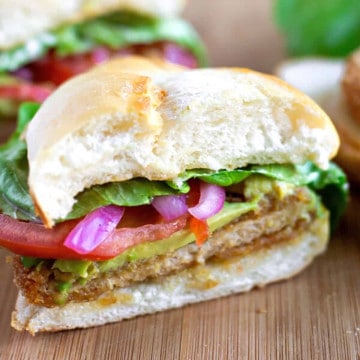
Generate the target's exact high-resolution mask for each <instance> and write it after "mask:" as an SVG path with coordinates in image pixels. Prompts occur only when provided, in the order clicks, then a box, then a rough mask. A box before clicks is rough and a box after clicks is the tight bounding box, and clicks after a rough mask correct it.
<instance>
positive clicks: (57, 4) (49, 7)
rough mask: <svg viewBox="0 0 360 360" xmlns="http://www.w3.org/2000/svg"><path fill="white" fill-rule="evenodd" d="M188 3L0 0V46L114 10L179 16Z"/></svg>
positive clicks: (162, 0) (178, 0) (173, 0)
mask: <svg viewBox="0 0 360 360" xmlns="http://www.w3.org/2000/svg"><path fill="white" fill-rule="evenodd" d="M184 3H185V0H103V1H100V0H95V1H83V0H66V1H61V0H36V1H24V0H13V1H5V0H0V49H1V50H5V49H8V48H11V47H13V46H15V45H18V44H20V43H22V42H25V41H26V40H28V39H31V38H32V37H33V36H35V35H38V34H41V33H43V32H46V31H48V30H51V29H55V28H57V27H59V26H60V25H63V24H69V23H74V22H80V21H82V20H86V19H89V18H93V17H96V16H100V15H103V14H106V13H109V12H112V11H118V10H130V11H135V12H139V13H144V14H149V15H153V16H165V17H170V16H175V15H177V14H179V13H180V12H181V11H182V9H183V7H184ZM29 46H30V45H29Z"/></svg>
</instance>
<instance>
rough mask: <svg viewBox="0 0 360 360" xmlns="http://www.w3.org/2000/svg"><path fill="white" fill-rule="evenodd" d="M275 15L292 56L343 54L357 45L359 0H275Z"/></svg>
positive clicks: (346, 53)
mask: <svg viewBox="0 0 360 360" xmlns="http://www.w3.org/2000/svg"><path fill="white" fill-rule="evenodd" d="M274 18H275V21H276V23H277V24H278V26H279V28H280V30H281V31H282V33H283V35H284V37H285V40H286V43H287V48H288V52H289V54H290V55H293V56H301V55H323V56H337V57H341V56H346V55H348V54H349V53H350V52H351V51H352V50H354V49H355V48H357V47H358V46H360V1H359V0H316V1H314V0H276V1H275V4H274Z"/></svg>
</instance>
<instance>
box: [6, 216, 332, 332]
mask: <svg viewBox="0 0 360 360" xmlns="http://www.w3.org/2000/svg"><path fill="white" fill-rule="evenodd" d="M328 237H329V225H328V217H327V216H324V217H322V218H319V219H316V220H315V221H314V222H313V223H312V224H311V226H310V228H308V229H307V230H306V231H304V232H302V233H301V234H300V235H298V236H297V237H296V238H292V239H291V240H289V241H287V242H283V243H280V244H277V245H273V246H271V247H265V248H262V249H261V250H257V251H254V252H252V253H250V254H247V255H246V256H241V257H236V258H235V257H232V258H230V259H227V260H222V261H212V262H207V263H205V264H203V265H197V266H195V267H192V268H188V269H186V270H183V271H181V272H180V273H177V274H174V275H171V276H167V277H162V278H159V279H158V280H153V281H151V282H146V283H142V284H136V285H133V286H129V287H126V288H120V289H116V290H111V291H108V292H106V293H104V294H103V295H102V296H101V297H99V298H98V299H97V300H94V301H90V302H85V303H84V302H83V303H69V304H67V305H65V306H63V307H55V308H46V307H42V306H38V305H33V304H29V303H28V302H27V300H26V299H25V297H24V296H23V295H22V294H21V293H19V296H18V299H17V303H16V310H15V311H14V312H13V314H12V323H11V325H12V326H13V327H14V328H15V329H17V330H27V331H29V332H30V333H31V334H33V335H34V334H35V333H37V332H41V331H59V330H65V329H74V328H85V327H92V326H98V325H103V324H107V323H111V322H116V321H120V320H123V319H129V318H133V317H136V316H139V315H145V314H152V313H155V312H159V311H164V310H168V309H173V308H178V307H181V306H184V305H187V304H191V303H196V302H200V301H205V300H210V299H215V298H219V297H222V296H226V295H230V294H233V293H239V292H245V291H249V290H251V289H252V288H254V287H256V286H259V287H260V286H264V285H266V284H268V283H271V282H274V281H278V280H282V279H287V278H289V277H291V276H293V275H295V274H297V273H298V272H300V271H301V270H302V269H303V268H304V267H306V266H307V265H308V264H309V263H310V262H311V261H312V259H313V258H314V257H315V256H316V255H318V254H320V253H322V252H323V251H324V250H325V248H326V244H327V240H328Z"/></svg>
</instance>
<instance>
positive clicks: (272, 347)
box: [0, 0, 360, 360]
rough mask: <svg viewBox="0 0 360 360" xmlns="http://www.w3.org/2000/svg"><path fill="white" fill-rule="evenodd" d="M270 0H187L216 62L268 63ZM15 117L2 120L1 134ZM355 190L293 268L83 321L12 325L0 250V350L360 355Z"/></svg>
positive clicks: (272, 44)
mask: <svg viewBox="0 0 360 360" xmlns="http://www.w3.org/2000/svg"><path fill="white" fill-rule="evenodd" d="M270 4H271V1H270V0H254V1H252V0H243V1H239V0H223V1H221V2H220V1H209V0H193V1H192V2H191V3H190V5H189V7H188V9H187V11H186V17H187V18H189V19H190V20H191V21H192V22H193V23H194V25H195V26H196V27H197V28H198V30H199V31H200V33H201V34H202V36H203V37H204V39H205V41H206V42H207V44H208V47H209V55H210V59H211V62H212V64H213V65H240V66H248V67H253V68H255V69H258V70H263V71H271V69H273V67H274V66H275V64H276V63H277V62H279V61H280V60H281V59H282V58H284V56H285V55H284V52H283V49H282V42H281V38H280V37H279V35H278V34H277V32H276V29H275V28H274V27H273V25H272V24H271V16H270V7H271V5H270ZM10 128H11V124H10V123H8V122H2V123H0V138H2V139H4V138H5V137H6V135H7V134H8V133H9V131H10ZM359 213H360V194H358V193H356V192H354V191H353V193H352V199H351V203H350V206H349V208H348V211H347V214H346V217H345V218H344V219H343V221H342V224H341V226H340V227H339V229H338V231H337V232H336V234H335V235H334V236H333V238H332V239H331V242H330V245H329V249H328V251H327V252H326V253H325V254H324V255H322V256H320V257H319V258H317V259H316V260H315V262H314V263H313V264H312V265H311V266H310V267H309V268H307V269H306V270H305V271H304V272H303V273H301V274H300V275H298V276H296V277H295V278H293V279H291V280H289V281H285V282H280V283H277V284H273V285H270V286H267V287H266V288H262V289H257V290H254V291H252V292H249V293H246V294H239V295H233V296H229V297H226V298H223V299H218V300H214V301H209V302H205V303H201V304H195V305H191V306H187V307H185V308H182V309H177V310H171V311H167V312H164V313H159V314H155V315H150V316H145V317H140V318H137V319H133V320H127V321H124V322H121V323H117V324H111V325H106V326H103V327H99V328H93V329H87V330H73V331H67V332H60V333H53V334H38V335H36V336H35V337H32V336H31V335H29V334H27V333H19V332H16V331H15V330H13V329H12V328H11V327H10V316H11V312H12V310H13V307H14V304H15V299H16V289H15V286H14V285H13V283H12V274H11V268H10V265H9V264H7V263H6V261H5V259H6V253H5V251H3V250H0V281H1V287H0V289H1V290H0V359H1V360H5V359H6V360H8V359H14V360H19V359H21V360H27V359H29V360H32V359H36V360H43V359H44V360H45V359H46V360H48V359H69V360H70V359H76V360H81V359H84V360H85V359H86V360H87V359H219V360H220V359H221V360H223V359H234V360H235V359H244V360H245V359H266V360H268V359H269V360H271V359H315V360H317V359H340V360H343V359H344V360H347V359H351V360H352V359H354V360H359V359H360V218H359Z"/></svg>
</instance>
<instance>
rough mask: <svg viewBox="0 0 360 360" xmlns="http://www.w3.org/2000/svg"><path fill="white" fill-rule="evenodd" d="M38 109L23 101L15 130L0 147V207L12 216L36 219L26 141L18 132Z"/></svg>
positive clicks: (20, 132) (32, 104)
mask: <svg viewBox="0 0 360 360" xmlns="http://www.w3.org/2000/svg"><path fill="white" fill-rule="evenodd" d="M38 108H39V105H38V104H35V103H24V104H22V105H21V107H20V109H19V117H18V124H17V127H16V130H15V132H14V133H13V134H12V136H11V137H10V138H9V140H8V141H7V142H6V143H5V144H3V145H2V146H0V169H1V171H0V210H1V211H2V212H3V213H4V214H7V215H9V216H11V217H13V218H15V219H21V220H36V216H35V213H34V206H33V203H32V200H31V197H30V195H29V189H28V186H27V177H28V162H27V156H26V154H27V150H26V144H25V141H24V140H23V139H22V138H21V135H22V133H23V131H24V129H25V127H26V125H27V124H28V122H29V121H30V120H31V119H32V118H33V116H34V115H35V113H36V111H37V110H38Z"/></svg>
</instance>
